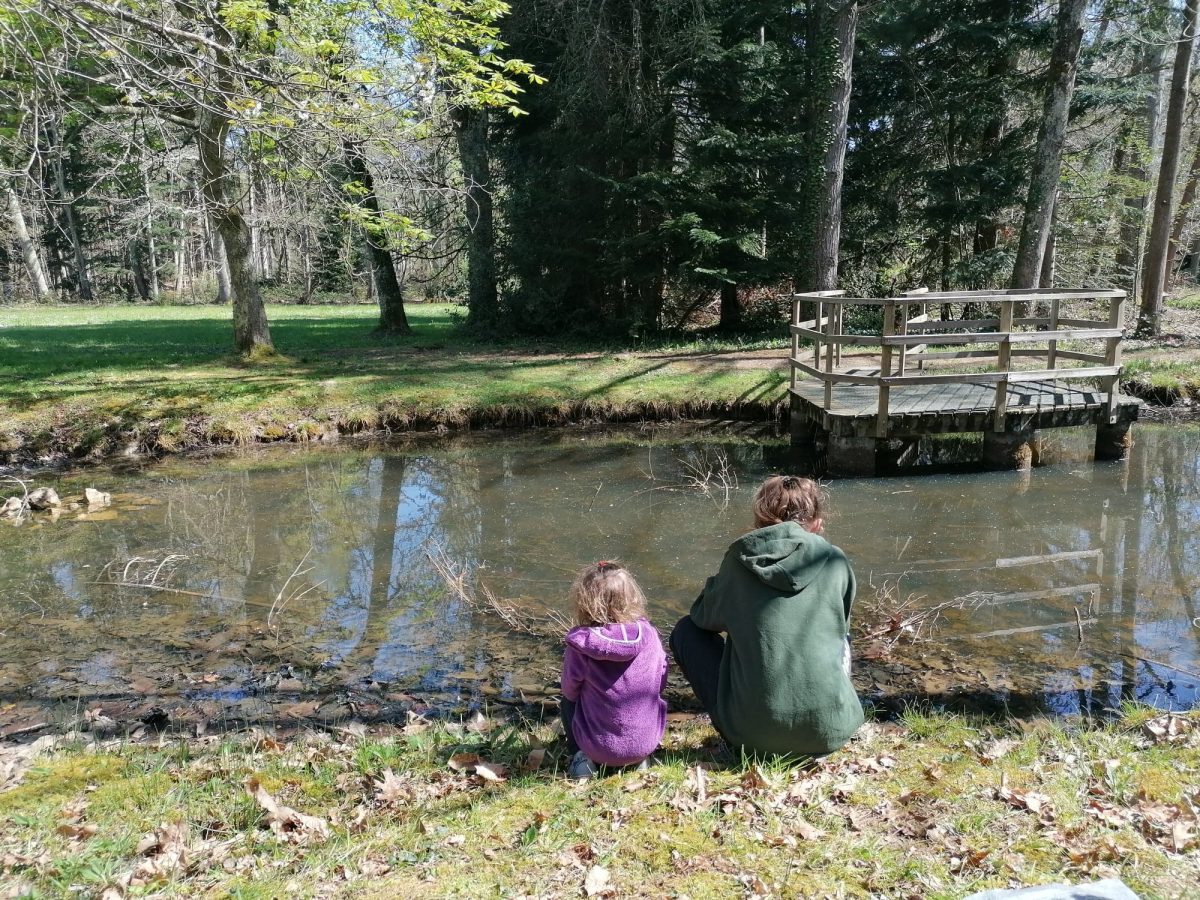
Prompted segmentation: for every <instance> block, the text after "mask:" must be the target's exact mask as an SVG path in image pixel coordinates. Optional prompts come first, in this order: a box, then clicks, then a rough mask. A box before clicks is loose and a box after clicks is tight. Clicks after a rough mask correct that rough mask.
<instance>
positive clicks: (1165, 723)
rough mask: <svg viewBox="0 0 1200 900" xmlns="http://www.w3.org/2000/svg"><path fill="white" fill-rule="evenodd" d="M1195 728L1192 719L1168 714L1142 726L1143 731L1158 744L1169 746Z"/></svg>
mask: <svg viewBox="0 0 1200 900" xmlns="http://www.w3.org/2000/svg"><path fill="white" fill-rule="evenodd" d="M1193 727H1195V725H1194V723H1193V722H1192V721H1191V720H1190V719H1185V718H1184V717H1183V716H1177V715H1175V714H1174V713H1167V714H1166V715H1165V716H1158V717H1156V718H1153V719H1151V720H1150V721H1148V722H1146V723H1145V724H1144V725H1142V731H1144V732H1145V733H1146V735H1147V736H1148V737H1149V738H1150V739H1151V740H1153V741H1154V743H1156V744H1169V743H1173V742H1175V741H1180V740H1183V738H1184V737H1185V736H1186V735H1187V734H1188V732H1190V731H1191V730H1192V728H1193Z"/></svg>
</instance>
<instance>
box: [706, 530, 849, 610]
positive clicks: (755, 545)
mask: <svg viewBox="0 0 1200 900" xmlns="http://www.w3.org/2000/svg"><path fill="white" fill-rule="evenodd" d="M729 552H730V553H732V554H735V555H736V557H737V559H738V562H740V563H741V564H742V565H743V566H745V567H746V568H747V569H749V570H750V571H751V572H752V573H754V575H755V577H756V578H758V579H759V580H760V581H762V582H763V583H764V584H766V585H768V586H770V587H772V588H774V589H775V590H777V591H783V592H785V593H788V594H798V593H800V592H801V591H803V590H804V589H805V588H806V587H808V585H809V584H811V583H812V582H813V580H814V579H815V578H817V576H818V575H820V573H821V570H822V569H824V568H825V565H826V564H827V563H828V562H829V561H830V560H831V559H836V558H840V557H841V556H842V551H841V550H839V549H838V548H837V547H835V546H833V544H831V543H829V541H827V540H825V538H823V537H821V536H820V535H819V534H812V533H811V532H808V531H805V530H804V529H803V528H802V527H801V526H800V525H797V524H796V523H795V522H780V523H779V524H778V525H768V526H767V527H766V528H756V529H755V530H754V531H751V532H750V533H749V534H746V535H744V536H743V537H742V538H741V539H740V540H738V541H736V542H735V543H734V545H733V546H732V547H731V548H730V550H729Z"/></svg>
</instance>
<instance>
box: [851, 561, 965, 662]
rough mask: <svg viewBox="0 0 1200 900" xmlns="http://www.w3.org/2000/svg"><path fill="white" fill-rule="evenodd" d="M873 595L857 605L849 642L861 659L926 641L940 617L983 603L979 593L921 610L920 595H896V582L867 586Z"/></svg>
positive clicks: (897, 580)
mask: <svg viewBox="0 0 1200 900" xmlns="http://www.w3.org/2000/svg"><path fill="white" fill-rule="evenodd" d="M870 586H871V587H872V588H873V589H874V591H875V593H874V595H873V596H868V597H864V598H862V599H861V600H859V602H858V606H857V609H856V612H855V621H856V625H855V628H854V632H853V634H852V636H851V639H852V641H853V642H854V643H855V644H856V645H859V646H860V647H861V650H860V652H859V653H858V655H859V656H860V657H862V658H864V659H878V658H880V657H883V656H887V655H888V654H889V653H890V652H891V651H892V650H893V649H895V647H896V646H897V645H898V644H900V643H901V642H902V641H907V642H908V643H913V644H915V643H919V642H922V641H927V640H929V639H930V637H931V636H932V634H933V632H934V631H936V630H937V628H938V626H939V625H940V624H941V620H942V614H943V613H944V612H946V610H951V609H974V608H975V607H978V606H981V605H983V604H984V603H985V602H986V601H987V595H986V594H981V593H973V594H966V595H964V596H962V597H955V598H954V599H953V600H946V601H944V602H942V603H936V604H934V605H933V606H924V605H923V601H924V600H925V599H926V598H925V596H924V595H922V594H909V595H908V596H906V597H905V596H902V595H901V593H900V579H899V578H897V579H896V580H895V581H885V582H883V583H882V584H880V585H878V586H877V585H875V584H874V583H872V584H871V585H870Z"/></svg>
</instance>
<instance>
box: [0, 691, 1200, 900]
mask: <svg viewBox="0 0 1200 900" xmlns="http://www.w3.org/2000/svg"><path fill="white" fill-rule="evenodd" d="M563 764H564V760H563V752H562V750H561V742H555V741H554V739H553V732H552V729H550V728H549V727H547V726H545V725H541V724H536V725H534V724H530V723H520V722H516V723H511V722H491V721H488V720H486V719H476V720H474V721H470V722H467V723H465V724H461V725H450V726H447V725H445V724H430V723H426V722H424V721H422V720H420V719H416V720H413V721H412V722H410V724H409V725H408V726H406V727H404V728H401V729H395V730H394V731H389V732H379V731H372V732H370V733H364V732H363V731H362V729H360V728H350V729H345V730H336V729H334V730H330V731H325V732H320V733H300V734H297V735H295V736H293V737H292V738H290V739H287V740H284V739H282V738H279V737H272V736H269V735H267V734H264V733H254V734H250V735H242V736H221V737H212V738H208V739H204V740H200V741H196V740H191V741H175V740H170V739H164V740H162V741H159V742H156V743H153V744H149V745H147V744H138V743H122V742H117V743H115V744H112V745H109V746H101V747H85V746H82V745H75V746H72V745H70V744H66V745H63V746H62V747H60V748H59V749H58V750H56V751H54V752H53V753H52V754H51V755H49V756H47V757H43V758H40V759H39V760H37V761H36V762H35V763H34V766H33V768H31V769H29V770H28V771H27V772H26V773H25V776H24V780H23V781H22V782H21V783H20V784H19V785H18V786H16V787H13V788H11V789H9V790H7V791H6V792H4V793H0V823H2V825H0V832H2V835H3V837H2V838H0V876H2V877H0V882H3V883H5V884H8V885H11V886H13V887H12V888H11V889H10V890H9V894H8V895H9V896H13V895H14V892H15V894H16V895H20V896H46V897H65V896H74V895H78V894H80V893H83V894H87V895H89V896H103V897H106V898H110V900H112V898H118V897H124V896H137V895H143V894H151V893H153V894H154V895H155V896H184V895H188V896H192V895H199V894H204V895H206V896H236V897H264V898H265V897H279V896H296V897H305V896H321V897H331V896H356V897H359V896H378V897H384V896H388V897H397V896H403V897H494V896H538V897H579V896H609V897H615V896H622V897H625V896H647V897H668V896H680V897H681V896H688V897H691V898H705V897H722V898H723V897H730V896H758V897H763V896H781V897H788V896H796V897H799V896H804V897H808V896H852V897H853V896H863V897H865V896H889V897H907V896H920V897H927V898H939V897H942V898H958V897H962V896H963V895H965V894H966V893H969V892H971V891H974V890H981V889H984V888H987V887H994V886H1001V885H1010V884H1035V883H1046V882H1051V881H1058V880H1064V879H1065V880H1070V881H1086V880H1091V879H1096V878H1099V877H1103V876H1117V877H1120V878H1122V879H1124V880H1125V881H1126V883H1128V884H1129V885H1130V886H1131V887H1133V888H1134V890H1135V891H1137V892H1138V893H1139V894H1140V895H1141V896H1142V897H1144V898H1155V897H1183V896H1187V894H1188V892H1189V891H1191V890H1192V889H1193V887H1194V885H1195V884H1197V883H1200V847H1198V843H1197V841H1198V830H1200V823H1198V822H1197V819H1196V815H1197V805H1198V804H1200V796H1198V794H1197V784H1198V783H1200V723H1198V721H1197V719H1196V718H1195V717H1191V718H1189V717H1186V716H1185V717H1166V716H1163V715H1162V714H1160V713H1155V712H1150V711H1146V710H1142V709H1136V708H1131V709H1129V710H1127V711H1126V713H1125V715H1124V716H1122V717H1121V718H1119V719H1118V720H1116V721H1114V722H1112V723H1110V724H1107V725H1104V726H1088V725H1083V724H1079V723H1070V722H1058V721H1055V722H1051V721H1035V722H1031V723H1025V724H1017V723H1005V724H986V723H983V722H975V721H971V720H968V719H963V718H958V717H951V716H948V715H944V714H925V713H916V712H914V713H910V714H908V715H906V716H905V717H904V718H903V720H902V721H901V722H899V723H896V724H868V725H867V726H865V727H864V729H863V732H862V734H861V735H860V736H859V738H857V739H856V740H855V741H854V742H853V743H852V744H851V745H850V746H849V747H848V748H847V749H846V750H843V751H841V752H839V753H837V754H834V755H833V756H831V757H829V758H828V759H825V760H823V761H820V762H819V763H817V764H816V765H814V766H812V767H809V768H804V767H800V766H794V765H787V764H784V763H780V762H778V761H773V762H764V763H757V762H755V761H753V760H744V759H731V758H729V756H728V754H727V753H723V752H722V750H721V749H720V748H719V747H718V746H717V745H716V736H715V734H714V733H713V732H712V730H711V729H710V728H709V727H708V726H707V724H706V722H705V720H703V719H685V720H683V721H677V722H673V723H672V724H671V727H670V728H669V731H668V734H667V737H666V740H665V741H664V747H663V750H662V751H661V752H660V753H659V754H658V757H657V761H656V764H655V765H654V766H653V767H652V768H651V769H650V770H649V771H647V772H632V771H630V772H618V773H612V774H609V775H608V776H607V777H602V778H600V779H598V780H595V781H591V782H570V781H567V780H565V779H564V778H563V777H562V775H561V772H560V771H559V770H560V769H561V768H562V766H563ZM22 891H23V892H24V893H23V894H22V893H21V892H22Z"/></svg>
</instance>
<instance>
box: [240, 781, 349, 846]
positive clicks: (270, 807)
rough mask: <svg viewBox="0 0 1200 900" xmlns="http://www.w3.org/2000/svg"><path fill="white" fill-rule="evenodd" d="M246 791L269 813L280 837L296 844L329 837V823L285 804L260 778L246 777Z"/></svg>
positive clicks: (268, 821) (268, 822) (318, 840)
mask: <svg viewBox="0 0 1200 900" xmlns="http://www.w3.org/2000/svg"><path fill="white" fill-rule="evenodd" d="M246 792H247V793H248V794H249V795H250V796H251V797H253V798H254V800H255V802H256V803H258V805H259V806H261V807H262V808H263V809H264V810H265V811H266V813H267V824H268V825H269V826H270V828H271V830H272V831H273V832H275V834H276V835H278V836H279V837H280V838H282V839H283V840H285V841H288V842H289V843H294V844H301V845H303V844H310V843H320V842H322V841H324V840H326V839H327V838H328V837H329V823H328V822H326V821H325V820H324V819H322V818H320V817H319V816H309V815H305V814H304V813H302V812H297V811H296V810H294V809H292V808H291V807H289V806H284V805H283V804H281V803H280V802H279V801H277V800H276V799H275V798H274V797H272V796H271V795H270V794H269V793H267V790H266V788H264V787H263V786H262V783H261V782H259V780H258V778H257V777H255V776H253V775H251V776H250V777H249V778H247V779H246Z"/></svg>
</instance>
